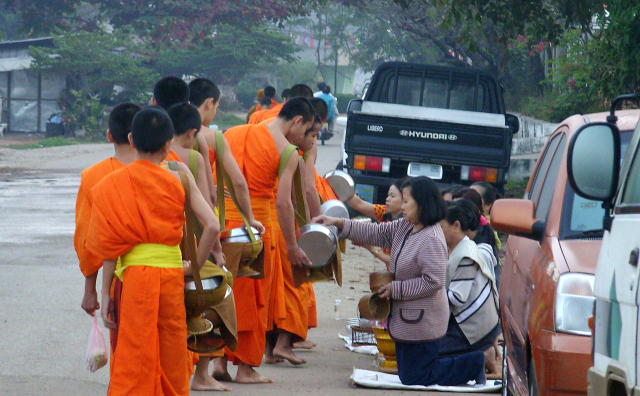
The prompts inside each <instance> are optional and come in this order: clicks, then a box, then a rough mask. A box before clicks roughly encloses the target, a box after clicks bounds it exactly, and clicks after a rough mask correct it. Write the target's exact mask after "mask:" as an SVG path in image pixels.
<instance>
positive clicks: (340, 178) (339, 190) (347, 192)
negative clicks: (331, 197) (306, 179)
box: [324, 170, 356, 202]
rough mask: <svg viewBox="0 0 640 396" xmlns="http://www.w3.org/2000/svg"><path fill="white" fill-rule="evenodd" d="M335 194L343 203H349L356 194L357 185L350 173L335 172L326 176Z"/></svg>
mask: <svg viewBox="0 0 640 396" xmlns="http://www.w3.org/2000/svg"><path fill="white" fill-rule="evenodd" d="M324 178H325V179H327V182H328V183H329V185H330V186H331V189H332V190H333V192H334V193H335V194H336V195H337V196H338V199H340V200H341V201H342V202H347V201H348V200H349V199H351V197H353V196H354V195H355V193H356V183H355V182H354V181H353V178H352V177H351V176H349V174H348V173H346V172H343V171H340V170H334V171H331V172H329V173H327V174H326V175H325V176H324Z"/></svg>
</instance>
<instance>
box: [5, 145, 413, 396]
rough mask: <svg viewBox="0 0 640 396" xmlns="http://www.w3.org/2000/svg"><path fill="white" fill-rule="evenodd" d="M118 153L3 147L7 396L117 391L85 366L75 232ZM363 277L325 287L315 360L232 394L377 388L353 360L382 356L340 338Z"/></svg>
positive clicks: (329, 161) (321, 165) (364, 259)
mask: <svg viewBox="0 0 640 396" xmlns="http://www.w3.org/2000/svg"><path fill="white" fill-rule="evenodd" d="M340 141H341V136H340V135H338V136H336V137H335V138H334V139H332V140H331V141H328V142H327V145H326V146H320V149H319V156H318V172H319V173H320V174H324V173H326V172H327V171H329V170H332V169H334V168H335V165H336V164H337V162H338V161H339V159H340V150H339V145H340ZM111 154H112V148H111V146H110V145H87V146H75V147H71V148H51V149H38V150H26V151H15V150H6V149H2V150H0V170H2V173H3V175H4V181H0V208H1V209H0V210H1V211H2V216H0V252H2V260H1V261H0V274H1V275H0V395H11V396H13V395H16V396H22V395H48V396H57V395H60V396H62V395H65V396H67V395H100V394H106V392H107V384H108V370H107V369H102V370H99V371H98V372H96V373H93V374H91V373H89V372H88V371H87V370H86V368H85V367H84V353H85V349H86V346H87V340H88V335H89V331H90V327H91V321H90V319H89V317H88V316H87V315H86V314H85V313H84V312H83V311H82V310H81V309H80V301H81V298H82V293H83V278H82V276H81V274H80V272H79V270H78V268H77V258H76V256H75V252H74V250H73V231H74V203H75V194H76V192H77V188H78V184H79V171H80V170H82V169H84V168H85V167H86V166H88V165H90V164H92V163H95V162H98V161H100V160H102V159H104V158H107V157H108V156H110V155H111ZM16 169H18V170H19V172H18V173H16ZM34 169H35V171H33V170H34ZM16 177H17V178H16ZM353 252H354V253H353V254H352V255H351V257H350V258H348V259H346V265H348V266H350V267H351V268H349V269H348V270H347V272H348V271H352V272H353V271H360V272H359V274H360V275H358V277H359V279H360V280H362V279H364V278H365V277H366V273H367V272H369V271H371V270H372V269H373V268H375V265H376V264H375V263H373V261H372V260H371V259H370V258H369V256H368V255H366V254H365V253H363V252H362V251H358V250H354V251H353ZM349 260H352V261H349ZM349 263H355V264H349ZM355 276H356V275H353V274H352V275H347V276H346V277H345V285H344V287H343V288H338V287H337V286H336V285H334V284H329V283H323V284H316V285H315V288H316V294H317V296H318V307H319V308H318V316H319V328H318V329H315V330H312V331H311V332H310V338H312V339H313V340H315V341H317V342H318V343H319V346H318V347H317V348H316V349H315V350H313V351H310V352H301V353H300V355H301V356H302V357H303V358H305V359H306V360H307V362H308V363H307V364H306V365H305V366H303V367H293V366H290V365H288V364H279V365H277V366H266V367H262V368H261V369H260V371H261V372H262V373H263V374H265V375H267V376H269V377H271V378H273V379H274V381H275V384H273V385H265V386H260V387H258V386H255V385H254V386H248V385H244V386H242V385H237V384H234V385H233V388H234V390H233V392H232V394H237V395H253V394H255V393H256V392H259V393H260V394H261V395H263V396H269V395H277V396H282V395H283V394H284V395H287V394H293V393H294V392H295V393H305V394H311V395H326V394H336V395H364V394H368V393H371V392H372V391H371V390H366V389H357V388H353V387H351V385H350V381H349V375H350V373H351V371H352V369H353V367H358V368H363V369H366V368H370V367H371V364H372V361H373V359H372V357H369V356H364V355H358V354H354V353H350V352H348V351H347V350H346V349H345V348H344V345H343V342H342V341H341V340H339V339H338V337H337V335H338V333H339V332H342V333H346V330H345V325H346V321H345V320H344V319H345V318H346V317H353V316H355V312H356V301H357V299H359V297H360V296H361V295H362V293H363V292H364V291H365V290H363V289H365V288H366V285H364V284H362V282H361V281H360V280H358V279H349V277H351V278H353V277H355ZM335 298H341V300H342V306H341V313H342V319H341V320H338V321H336V320H334V319H333V301H334V299H335ZM232 373H233V370H232ZM401 393H402V392H388V391H379V392H377V394H401ZM192 394H203V393H202V392H192Z"/></svg>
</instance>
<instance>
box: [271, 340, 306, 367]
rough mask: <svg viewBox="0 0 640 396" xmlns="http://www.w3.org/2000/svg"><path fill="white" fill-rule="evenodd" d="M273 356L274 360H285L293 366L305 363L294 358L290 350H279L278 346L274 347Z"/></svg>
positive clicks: (296, 357)
mask: <svg viewBox="0 0 640 396" xmlns="http://www.w3.org/2000/svg"><path fill="white" fill-rule="evenodd" d="M273 356H275V357H276V358H281V359H286V360H288V361H289V363H291V364H293V365H294V366H299V365H301V364H305V363H306V362H307V361H306V360H304V359H301V358H299V357H298V356H296V354H295V353H293V351H292V350H291V348H280V347H279V346H278V345H276V347H275V348H273Z"/></svg>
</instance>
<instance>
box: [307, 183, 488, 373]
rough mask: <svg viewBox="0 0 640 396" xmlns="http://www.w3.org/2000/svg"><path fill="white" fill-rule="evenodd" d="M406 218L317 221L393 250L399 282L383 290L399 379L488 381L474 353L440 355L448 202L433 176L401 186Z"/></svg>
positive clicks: (356, 239) (444, 311) (481, 360)
mask: <svg viewBox="0 0 640 396" xmlns="http://www.w3.org/2000/svg"><path fill="white" fill-rule="evenodd" d="M402 199H403V205H402V212H403V218H402V219H399V220H395V221H392V222H389V223H380V224H372V223H363V222H352V221H350V220H345V219H336V218H331V217H326V216H319V217H317V218H315V219H314V222H316V223H321V224H325V225H328V226H330V225H334V226H336V227H338V228H339V229H341V235H340V236H341V237H347V238H349V239H351V240H352V241H354V242H356V243H361V244H370V245H374V246H380V247H382V248H389V249H391V262H390V269H391V271H392V272H393V273H394V274H395V280H394V281H393V282H391V283H389V284H387V285H384V286H382V287H381V288H380V291H379V292H380V295H381V296H382V297H389V298H390V299H391V314H390V315H389V334H390V335H391V337H392V338H393V340H394V342H395V345H396V358H397V361H398V376H399V377H400V380H401V381H402V383H403V384H406V385H425V386H428V385H433V384H438V385H445V386H446V385H461V384H466V383H467V382H468V381H470V380H475V381H476V384H478V385H481V384H484V383H485V382H486V377H485V374H484V355H483V354H482V352H471V353H467V354H464V355H459V356H455V357H447V358H441V357H439V356H438V352H439V349H440V343H441V341H442V338H443V337H444V335H445V333H446V330H447V321H448V318H449V303H448V299H447V295H446V290H445V287H444V286H445V278H446V271H447V257H448V250H447V245H446V240H445V237H444V234H443V232H442V228H441V226H440V223H439V222H440V220H442V219H443V218H444V217H445V215H446V204H445V202H444V200H443V199H442V197H441V196H440V193H439V191H438V187H437V186H436V184H435V183H434V182H433V181H432V180H431V179H429V178H426V177H418V178H415V179H409V180H407V181H406V182H405V183H404V184H403V186H402Z"/></svg>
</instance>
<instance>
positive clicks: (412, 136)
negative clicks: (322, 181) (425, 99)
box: [345, 112, 511, 168]
mask: <svg viewBox="0 0 640 396" xmlns="http://www.w3.org/2000/svg"><path fill="white" fill-rule="evenodd" d="M345 151H346V152H347V153H348V154H362V155H376V156H380V155H381V154H382V153H384V156H391V157H396V158H403V159H408V160H415V161H420V162H426V163H446V164H459V165H471V166H483V167H492V168H504V167H507V166H508V165H509V159H510V154H511V133H510V131H509V129H508V128H507V127H506V126H505V127H498V126H486V125H469V124H461V123H452V122H442V121H434V120H422V119H411V118H397V117H392V116H382V115H377V114H376V115H374V114H366V113H361V112H353V113H350V114H349V118H348V122H347V136H346V141H345Z"/></svg>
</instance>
